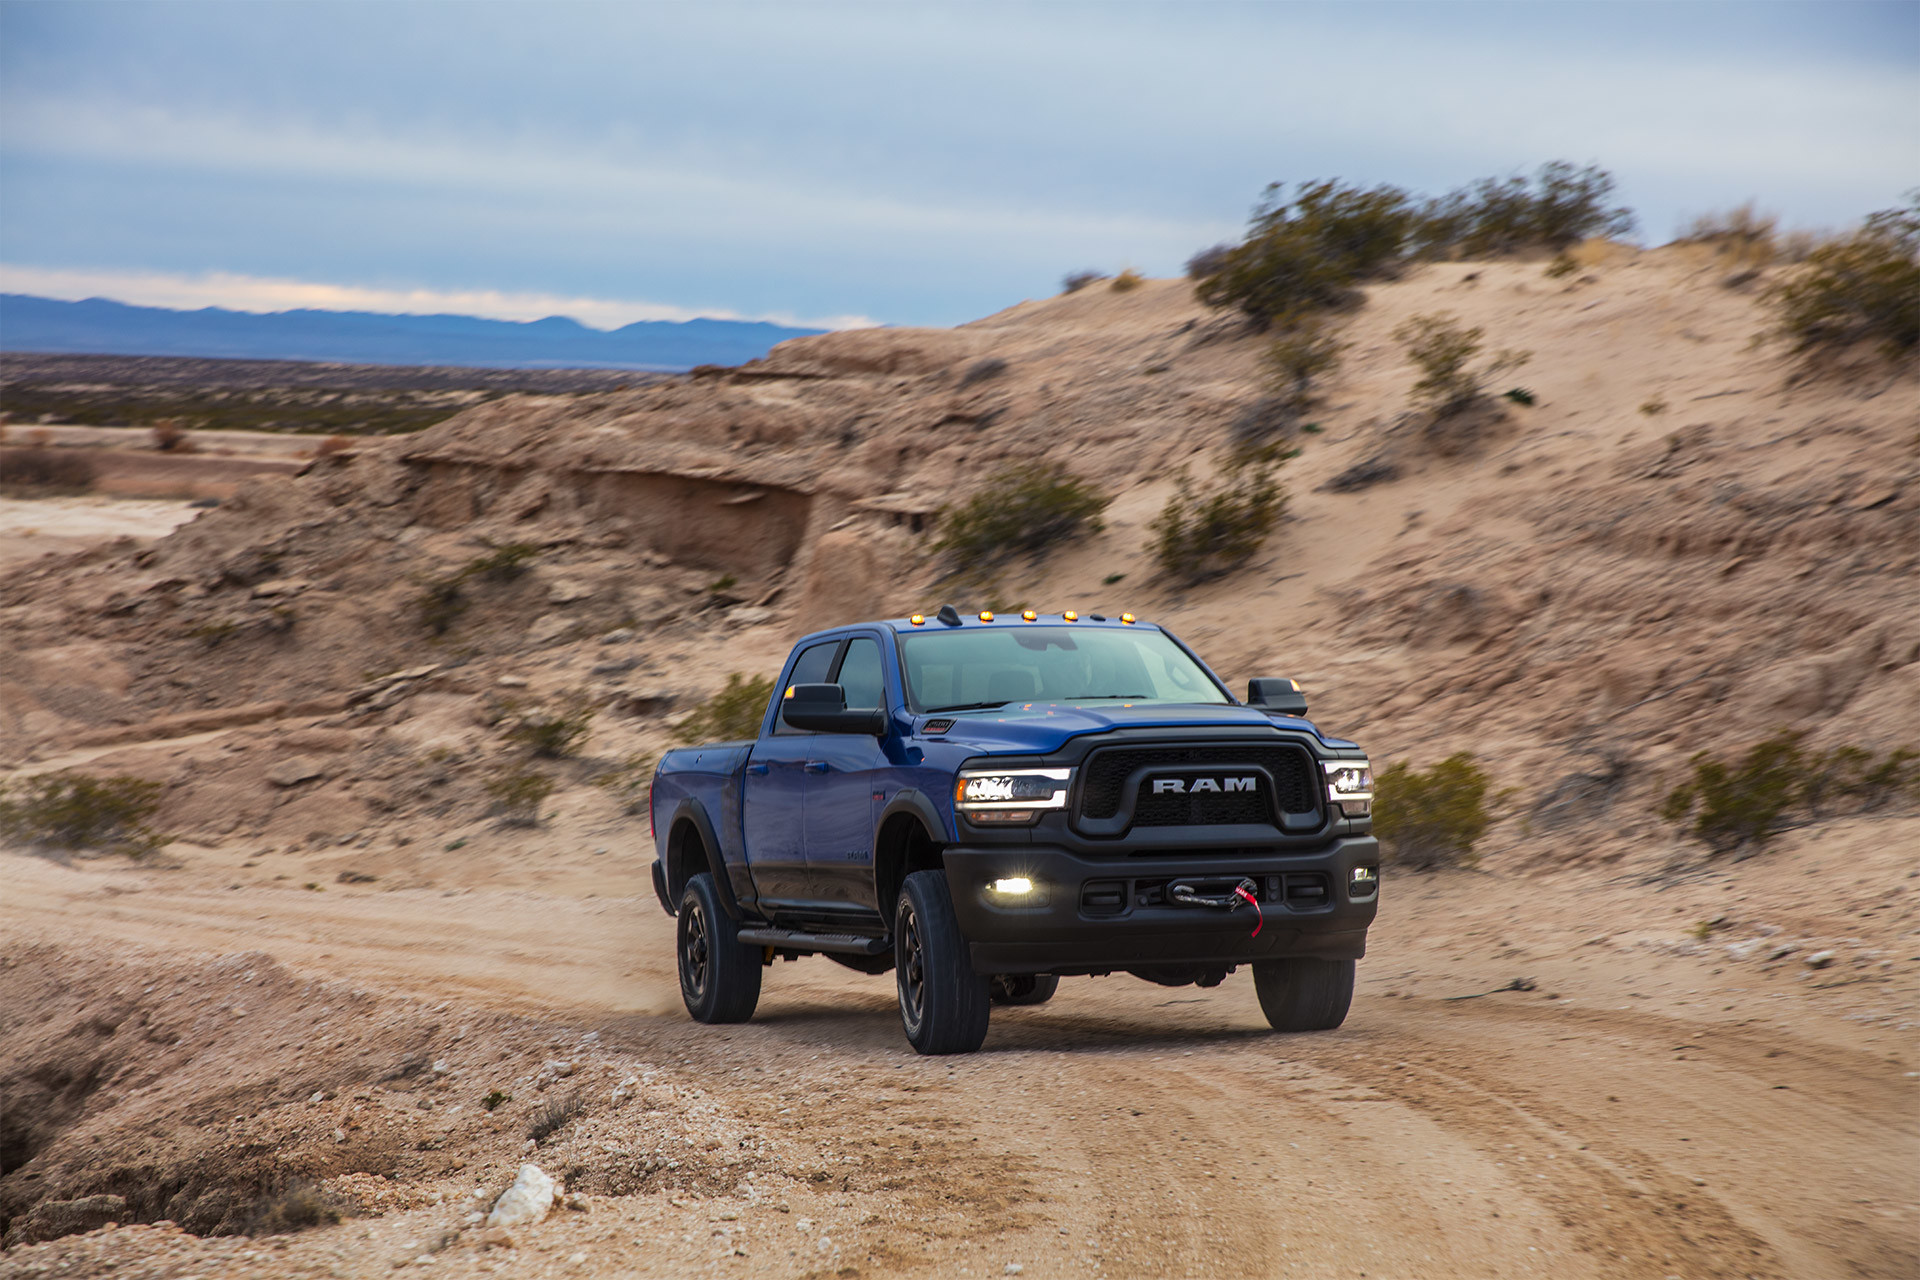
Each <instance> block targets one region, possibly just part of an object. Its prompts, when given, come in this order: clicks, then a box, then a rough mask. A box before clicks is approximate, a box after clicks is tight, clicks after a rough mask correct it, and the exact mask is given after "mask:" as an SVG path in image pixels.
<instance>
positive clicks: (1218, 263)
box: [1187, 244, 1233, 280]
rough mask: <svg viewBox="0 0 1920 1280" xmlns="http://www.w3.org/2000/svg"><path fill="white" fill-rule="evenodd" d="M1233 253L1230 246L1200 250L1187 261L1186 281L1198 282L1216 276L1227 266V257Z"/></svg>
mask: <svg viewBox="0 0 1920 1280" xmlns="http://www.w3.org/2000/svg"><path fill="white" fill-rule="evenodd" d="M1232 252H1233V246H1232V245H1230V244H1216V245H1213V246H1212V247H1210V248H1206V249H1202V250H1201V251H1200V252H1198V253H1196V254H1194V255H1193V256H1192V257H1191V258H1188V259H1187V279H1189V280H1200V279H1204V278H1205V277H1207V276H1217V275H1219V274H1220V272H1221V271H1222V270H1223V269H1224V268H1225V267H1226V265H1227V255H1228V254H1230V253H1232Z"/></svg>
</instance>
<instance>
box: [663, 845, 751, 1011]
mask: <svg viewBox="0 0 1920 1280" xmlns="http://www.w3.org/2000/svg"><path fill="white" fill-rule="evenodd" d="M739 932H740V927H739V925H737V924H735V923H734V921H733V917H731V916H729V915H728V914H727V913H726V909H725V908H724V907H722V906H721V905H720V891H719V890H718V889H717V888H715V887H714V883H713V877H712V876H711V875H710V874H708V873H707V872H705V871H702V872H701V873H700V874H698V875H696V876H694V877H692V878H691V879H689V880H688V881H687V887H686V889H685V891H684V892H682V893H681V895H680V921H679V929H678V946H677V948H676V949H677V951H678V953H679V961H680V998H681V1000H682V1001H684V1002H685V1003H686V1006H687V1012H688V1013H690V1014H692V1015H693V1019H694V1021H696V1022H745V1021H746V1020H747V1019H748V1018H751V1017H752V1016H753V1008H754V1006H755V1005H757V1004H759V1003H760V967H761V966H760V948H758V947H755V946H750V945H748V944H746V943H743V942H741V941H740V938H739Z"/></svg>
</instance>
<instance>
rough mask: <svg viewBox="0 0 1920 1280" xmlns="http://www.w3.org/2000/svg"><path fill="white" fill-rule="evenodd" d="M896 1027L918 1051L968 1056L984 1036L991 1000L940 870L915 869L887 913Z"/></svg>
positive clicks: (944, 876) (991, 1009) (944, 874)
mask: <svg viewBox="0 0 1920 1280" xmlns="http://www.w3.org/2000/svg"><path fill="white" fill-rule="evenodd" d="M893 948H894V950H893V955H894V975H895V987H896V988H897V990H898V991H899V994H900V1026H901V1028H902V1029H903V1030H905V1031H906V1033H907V1043H908V1044H911V1045H912V1046H913V1047H914V1049H915V1050H916V1051H917V1052H919V1053H925V1054H941V1053H972V1052H973V1051H974V1050H975V1049H978V1048H979V1047H980V1043H981V1041H983V1040H985V1039H986V1038H987V1019H988V1017H989V1016H990V1015H991V1013H992V1011H993V1002H992V1000H991V999H990V997H989V994H988V990H987V979H986V977H985V976H984V975H981V974H978V973H975V972H974V971H973V959H972V957H971V956H970V955H969V954H968V951H967V940H966V938H965V937H963V936H962V935H961V933H960V922H959V920H958V919H956V918H955V916H954V914H953V897H952V895H951V894H950V893H949V892H948V889H947V873H946V872H944V871H916V872H914V873H913V874H912V875H910V876H908V877H907V879H906V883H904V884H902V885H901V886H900V898H899V900H898V902H896V903H895V905H894V912H893Z"/></svg>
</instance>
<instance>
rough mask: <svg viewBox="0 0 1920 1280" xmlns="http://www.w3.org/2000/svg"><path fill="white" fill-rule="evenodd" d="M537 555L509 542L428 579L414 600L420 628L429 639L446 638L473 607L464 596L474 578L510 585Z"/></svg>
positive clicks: (533, 547)
mask: <svg viewBox="0 0 1920 1280" xmlns="http://www.w3.org/2000/svg"><path fill="white" fill-rule="evenodd" d="M539 554H540V548H539V547H538V546H537V545H535V544H534V543H531V542H509V543H506V544H504V545H501V546H495V547H491V548H490V549H489V550H488V551H487V552H486V554H484V555H480V556H475V557H474V558H473V559H472V560H469V561H468V562H467V563H466V564H465V565H463V566H461V567H460V568H459V569H458V570H456V571H454V572H453V573H450V574H447V575H445V576H444V577H439V578H429V579H427V580H426V581H425V582H423V583H421V586H420V594H419V595H418V596H417V597H415V600H414V608H415V610H416V611H417V612H418V613H419V615H420V623H421V625H422V626H424V627H425V628H426V629H427V631H428V632H429V633H430V634H432V635H436V636H443V635H445V634H447V632H449V631H451V630H453V627H454V624H455V623H457V622H459V621H460V618H461V616H462V615H463V614H465V613H466V612H467V610H469V609H471V608H472V607H473V599H472V597H471V596H469V595H468V594H467V584H468V583H469V582H472V581H473V580H474V579H476V578H478V579H480V580H481V581H483V582H492V583H507V582H512V581H514V580H515V579H516V578H519V577H521V576H522V575H524V574H525V573H526V572H527V568H528V566H529V565H530V564H531V563H532V561H533V559H534V557H536V556H538V555H539Z"/></svg>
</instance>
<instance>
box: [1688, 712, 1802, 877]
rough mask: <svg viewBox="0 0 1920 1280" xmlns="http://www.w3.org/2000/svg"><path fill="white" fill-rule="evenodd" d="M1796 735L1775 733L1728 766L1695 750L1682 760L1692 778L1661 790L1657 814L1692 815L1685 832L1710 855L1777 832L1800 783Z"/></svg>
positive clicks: (1763, 840)
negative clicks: (1663, 795) (1663, 794)
mask: <svg viewBox="0 0 1920 1280" xmlns="http://www.w3.org/2000/svg"><path fill="white" fill-rule="evenodd" d="M1800 736H1801V735H1799V734H1798V733H1793V732H1785V731H1783V732H1781V733H1777V734H1775V735H1774V736H1773V737H1771V738H1768V739H1767V740H1766V741H1764V742H1760V743H1756V744H1755V745H1754V747H1753V748H1752V749H1751V750H1749V751H1748V752H1747V754H1746V755H1745V757H1743V758H1742V759H1741V760H1740V761H1738V762H1737V763H1734V764H1729V763H1727V762H1725V761H1721V760H1717V759H1715V758H1714V757H1712V756H1711V755H1709V754H1708V753H1707V752H1704V751H1702V752H1700V753H1698V754H1697V755H1695V756H1694V757H1693V759H1692V760H1690V761H1689V762H1688V763H1689V765H1690V767H1691V768H1692V769H1693V777H1692V778H1691V779H1690V780H1689V781H1687V782H1684V783H1682V784H1681V785H1680V786H1677V787H1675V788H1674V789H1673V790H1672V791H1671V792H1669V793H1668V794H1667V798H1666V800H1665V801H1664V802H1663V803H1662V804H1661V806H1660V816H1661V817H1663V818H1665V819H1666V820H1667V821H1669V822H1679V821H1682V820H1683V819H1685V818H1687V817H1688V816H1689V815H1692V818H1693V821H1692V824H1691V825H1690V826H1689V827H1688V828H1687V833H1688V834H1689V835H1692V836H1694V837H1696V838H1698V839H1700V840H1702V841H1704V842H1705V843H1706V844H1707V846H1708V847H1709V848H1711V849H1712V850H1713V851H1714V852H1716V853H1730V852H1732V851H1733V850H1736V849H1738V848H1740V847H1741V846H1742V845H1747V844H1752V845H1756V846H1759V845H1764V844H1765V843H1766V842H1767V841H1768V840H1770V839H1772V838H1773V836H1774V835H1775V834H1776V833H1777V831H1778V829H1779V826H1780V824H1781V819H1782V817H1783V816H1784V815H1785V814H1786V812H1787V810H1788V809H1790V808H1791V807H1792V806H1793V803H1794V800H1795V797H1796V793H1797V791H1798V790H1799V787H1800V781H1801V769H1802V766H1803V764H1804V761H1803V758H1802V755H1801V752H1800Z"/></svg>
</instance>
